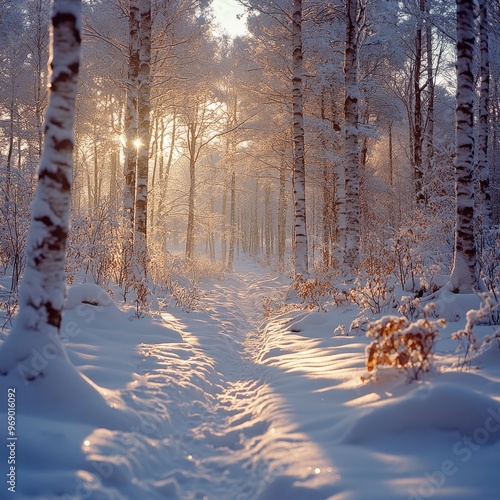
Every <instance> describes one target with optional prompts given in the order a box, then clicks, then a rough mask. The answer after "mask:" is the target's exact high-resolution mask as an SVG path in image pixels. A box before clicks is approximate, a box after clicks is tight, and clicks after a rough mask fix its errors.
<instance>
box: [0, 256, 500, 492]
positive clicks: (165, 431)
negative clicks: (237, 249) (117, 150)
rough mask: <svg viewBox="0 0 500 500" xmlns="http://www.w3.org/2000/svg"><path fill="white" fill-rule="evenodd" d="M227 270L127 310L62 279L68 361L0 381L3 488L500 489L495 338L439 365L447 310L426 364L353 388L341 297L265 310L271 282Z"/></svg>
mask: <svg viewBox="0 0 500 500" xmlns="http://www.w3.org/2000/svg"><path fill="white" fill-rule="evenodd" d="M239 266H240V267H239V268H237V269H236V272H234V273H231V274H227V275H226V279H225V281H223V282H216V283H215V284H212V285H210V288H209V293H208V295H207V296H206V297H205V298H204V299H203V302H204V305H205V307H206V310H204V311H200V312H189V313H188V312H182V311H181V310H180V309H178V308H167V309H164V310H162V311H161V312H160V313H159V314H157V315H152V316H147V317H145V318H142V319H137V318H134V317H133V311H131V310H130V309H127V308H126V307H124V308H123V309H120V308H118V307H117V306H116V305H115V303H114V302H113V301H111V299H110V298H109V296H108V299H107V301H106V300H104V299H105V298H106V296H107V294H105V293H104V292H103V291H102V290H101V289H99V288H98V287H95V285H78V286H76V287H73V288H72V289H71V290H70V299H69V300H68V303H67V309H66V311H65V315H64V321H63V325H62V336H63V339H64V342H65V345H66V351H67V354H68V357H69V359H70V360H71V362H72V364H69V363H67V362H65V361H64V359H65V358H64V359H63V358H62V357H56V358H54V356H53V350H51V349H49V347H50V346H44V347H43V348H41V351H40V355H39V356H38V357H37V358H36V359H37V364H39V365H43V366H41V367H42V368H43V376H40V377H38V378H37V379H36V380H34V381H33V382H30V383H27V382H26V381H25V380H24V379H21V378H20V377H19V374H18V373H17V372H11V373H10V374H9V376H7V377H0V394H7V390H8V388H9V387H17V388H18V393H17V394H18V395H17V405H18V406H17V410H16V411H17V413H16V416H17V417H16V418H17V426H18V429H19V441H18V442H17V443H18V444H17V449H16V453H17V455H16V467H17V470H18V471H19V473H18V477H19V481H18V484H17V486H16V487H17V490H16V496H15V498H21V499H24V498H26V499H30V500H34V499H37V500H55V499H59V500H61V499H63V500H86V499H89V500H111V499H112V500H160V499H167V500H169V499H170V500H327V499H328V500H406V499H408V500H422V499H425V498H436V499H440V500H444V499H446V500H466V499H467V500H468V499H471V498H477V499H480V500H498V491H500V476H498V474H497V468H498V463H499V460H500V349H498V348H497V347H496V346H493V347H494V348H492V349H491V350H490V351H486V352H485V353H483V354H482V355H481V356H480V357H479V358H478V360H477V362H478V363H480V365H481V369H480V370H476V369H475V370H470V371H462V372H459V371H457V370H456V369H454V368H451V367H450V362H449V359H450V354H449V353H450V349H453V348H454V345H453V342H451V341H450V340H449V335H450V333H451V332H452V331H455V330H456V329H457V328H459V327H462V328H463V325H464V322H465V320H462V323H454V324H452V325H451V326H450V327H449V330H448V333H447V334H446V335H447V336H448V339H447V338H446V336H443V338H442V339H441V340H440V344H439V345H440V349H441V350H442V351H441V352H440V353H438V355H437V358H438V361H437V363H438V370H436V372H435V373H433V374H429V375H428V376H427V377H426V378H425V379H424V380H422V381H418V382H414V383H412V384H409V385H408V384H405V383H404V381H402V380H401V378H400V377H399V375H398V374H395V373H394V372H389V373H387V374H386V376H385V377H383V378H381V379H380V380H379V381H377V382H370V383H366V384H362V383H361V380H360V377H361V375H362V374H363V372H364V369H365V365H364V363H365V353H364V351H365V347H366V345H367V343H368V342H369V339H367V338H366V337H365V336H363V335H359V336H356V335H349V336H336V335H334V334H333V332H334V331H335V330H336V328H337V327H338V326H339V325H345V326H346V328H348V326H349V325H350V324H351V322H352V321H353V319H355V318H357V317H358V316H359V314H360V311H359V309H358V308H357V307H355V306H352V305H350V304H348V305H346V306H345V307H338V308H335V307H332V308H331V310H330V311H329V312H328V313H325V312H315V311H302V310H292V311H289V312H283V313H281V314H276V315H274V316H273V317H271V318H269V319H267V320H266V321H264V320H263V317H262V312H263V307H262V299H263V297H265V296H272V295H274V294H275V293H276V291H277V289H279V288H281V287H282V286H283V281H281V279H280V278H277V277H272V276H271V275H268V274H266V271H265V270H263V269H262V268H261V267H260V266H258V265H257V264H255V263H252V262H249V261H242V262H240V263H239ZM89 293H90V294H91V295H92V293H94V294H95V293H97V296H98V298H99V297H100V298H99V300H97V302H98V304H96V303H94V302H93V300H91V299H93V298H95V297H94V296H91V297H90V299H89V297H88V294H89ZM103 294H104V295H103ZM99 301H100V302H99ZM457 304H458V302H457ZM457 304H455V305H457ZM459 309H460V310H466V308H464V307H461V308H459ZM457 310H458V309H457ZM481 328H482V329H483V330H482V332H483V333H482V334H487V333H490V332H491V328H490V327H481ZM44 353H46V354H47V356H46V357H45V358H44V356H43V354H44ZM73 365H74V366H76V367H78V370H79V372H80V373H81V374H83V375H84V377H87V379H86V380H85V379H84V378H82V377H81V376H80V375H79V374H78V373H77V372H76V371H75V370H74V368H73ZM2 411H5V410H4V409H3V408H1V407H0V412H2ZM1 418H4V421H6V416H5V415H3V417H2V415H0V420H1ZM6 464H7V460H6V459H1V457H0V473H4V472H5V470H6ZM3 493H4V492H3V491H1V490H0V498H4V496H3Z"/></svg>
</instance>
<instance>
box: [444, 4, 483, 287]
mask: <svg viewBox="0 0 500 500" xmlns="http://www.w3.org/2000/svg"><path fill="white" fill-rule="evenodd" d="M456 5H457V11H456V22H457V42H456V43H457V45H456V46H457V94H456V157H455V196H456V226H455V246H454V260H453V269H452V272H451V277H450V281H449V283H448V288H450V289H451V290H452V291H453V292H454V293H472V292H473V291H475V290H477V289H478V285H479V276H478V266H477V257H476V242H475V234H474V175H473V174H474V100H475V94H474V75H473V69H472V68H473V56H474V43H475V31H474V1H473V0H456Z"/></svg>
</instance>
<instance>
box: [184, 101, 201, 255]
mask: <svg viewBox="0 0 500 500" xmlns="http://www.w3.org/2000/svg"><path fill="white" fill-rule="evenodd" d="M195 113H198V109H196V110H195ZM194 116H196V115H194ZM187 137H188V149H189V198H188V220H187V227H186V256H187V257H188V258H190V259H192V258H193V257H194V245H195V243H194V209H195V207H194V202H195V198H196V142H197V136H196V121H190V122H189V124H188V131H187Z"/></svg>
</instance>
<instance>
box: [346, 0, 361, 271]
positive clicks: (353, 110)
mask: <svg viewBox="0 0 500 500" xmlns="http://www.w3.org/2000/svg"><path fill="white" fill-rule="evenodd" d="M358 1H359V0H347V2H346V42H345V59H344V77H345V104H344V172H345V197H346V198H345V199H346V202H345V208H346V227H345V234H346V236H345V253H344V263H345V265H346V266H347V267H348V268H349V269H351V270H352V269H354V267H355V266H356V265H357V263H358V261H359V241H360V236H359V233H360V224H359V145H358V101H359V89H358V13H359V8H358Z"/></svg>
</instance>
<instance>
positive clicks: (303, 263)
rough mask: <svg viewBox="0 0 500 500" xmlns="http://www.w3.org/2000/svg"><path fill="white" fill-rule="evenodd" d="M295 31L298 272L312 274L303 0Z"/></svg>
mask: <svg viewBox="0 0 500 500" xmlns="http://www.w3.org/2000/svg"><path fill="white" fill-rule="evenodd" d="M292 23H293V24H292V32H293V64H292V70H293V75H292V80H293V81H292V83H293V87H292V93H293V102H292V109H293V194H294V202H295V223H294V240H295V241H294V249H295V255H294V257H295V258H294V260H295V274H296V275H299V274H300V275H302V276H303V277H307V276H308V248H307V225H306V200H305V198H306V171H305V163H304V115H303V95H302V93H303V90H302V73H303V68H302V0H294V2H293V14H292Z"/></svg>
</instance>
